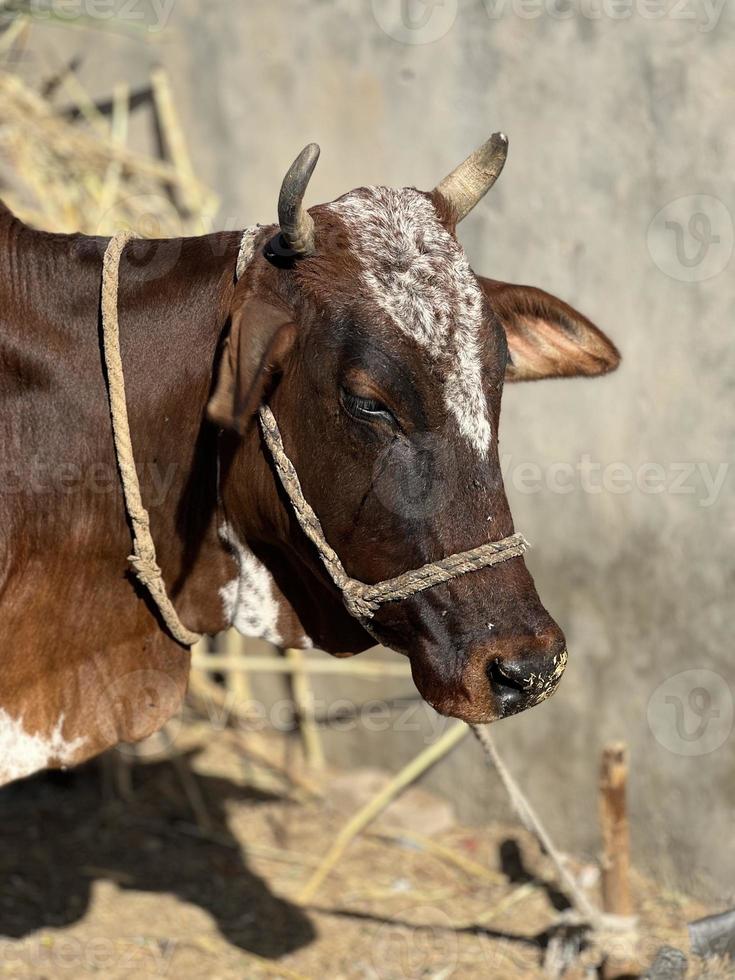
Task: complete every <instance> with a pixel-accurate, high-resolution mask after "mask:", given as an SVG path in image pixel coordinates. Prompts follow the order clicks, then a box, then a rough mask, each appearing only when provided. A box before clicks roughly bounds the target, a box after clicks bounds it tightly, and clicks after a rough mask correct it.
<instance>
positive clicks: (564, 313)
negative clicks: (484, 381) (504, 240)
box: [480, 277, 620, 381]
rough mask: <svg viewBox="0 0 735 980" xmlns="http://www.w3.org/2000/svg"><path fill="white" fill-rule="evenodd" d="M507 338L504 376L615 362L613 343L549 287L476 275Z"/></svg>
mask: <svg viewBox="0 0 735 980" xmlns="http://www.w3.org/2000/svg"><path fill="white" fill-rule="evenodd" d="M480 285H481V286H482V290H483V292H484V293H485V295H486V297H487V299H488V302H489V303H490V306H491V308H492V309H493V311H494V312H495V314H496V315H497V316H498V317H499V319H500V321H501V323H502V325H503V327H504V329H505V334H506V337H507V338H508V350H509V358H508V365H507V367H506V371H505V379H506V381H534V380H538V379H540V378H570V377H576V376H583V377H594V376H595V375H598V374H606V373H607V372H608V371H614V370H615V368H616V367H617V366H618V364H619V363H620V354H619V353H618V350H617V348H616V347H615V344H613V342H612V341H611V340H610V339H609V338H608V337H606V336H605V334H604V333H603V332H602V331H601V330H599V329H598V328H597V327H596V326H595V325H594V324H593V323H591V322H590V321H589V320H588V319H587V317H585V316H582V314H581V313H578V312H577V310H575V309H574V308H573V307H572V306H569V305H568V304H567V303H564V302H563V301H562V300H560V299H558V298H557V297H556V296H552V295H551V293H546V292H544V290H543V289H536V288H535V287H533V286H515V285H512V284H511V283H505V282H497V281H496V280H494V279H484V278H482V277H480Z"/></svg>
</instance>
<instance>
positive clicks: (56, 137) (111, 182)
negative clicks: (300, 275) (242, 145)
mask: <svg viewBox="0 0 735 980" xmlns="http://www.w3.org/2000/svg"><path fill="white" fill-rule="evenodd" d="M165 84H166V83H165V82H162V81H161V76H159V80H158V85H159V86H161V85H165ZM64 89H65V91H66V92H67V94H68V95H70V96H71V97H72V99H73V101H74V103H75V107H76V109H77V111H78V114H79V118H78V119H76V120H75V119H73V118H67V116H66V115H61V114H60V113H59V112H58V111H57V110H56V108H55V107H54V106H53V105H52V104H51V103H50V102H49V101H47V100H46V99H44V98H43V96H41V95H40V94H39V93H38V92H36V91H34V90H33V89H32V88H30V87H29V86H28V85H27V84H26V83H25V82H24V81H23V80H22V79H21V78H19V77H18V76H17V75H14V74H12V73H10V72H7V71H6V72H0V160H2V163H3V164H4V168H3V169H4V171H5V172H7V171H8V170H9V171H10V172H11V174H12V182H11V184H10V186H9V187H3V189H2V191H1V192H0V194H1V196H2V197H3V198H4V200H5V201H6V202H7V203H8V205H9V206H11V207H12V208H13V209H14V210H15V211H16V213H17V214H18V216H19V217H20V218H22V219H23V220H25V221H28V222H30V223H31V224H34V225H40V226H43V227H45V228H47V229H49V230H52V231H60V232H70V231H77V230H79V231H83V232H86V233H88V234H111V233H113V232H114V231H117V230H119V229H120V228H126V227H127V228H132V229H134V230H135V231H136V233H137V234H139V235H141V237H169V236H179V235H190V234H201V233H203V232H204V231H206V230H207V229H208V224H209V221H210V220H211V217H212V214H213V213H214V211H215V209H216V207H217V199H216V198H215V196H214V195H213V194H212V193H211V192H210V191H209V190H207V189H206V188H205V187H204V186H203V185H202V184H201V183H200V182H199V181H198V180H197V179H196V178H195V177H194V175H193V172H192V168H191V163H190V161H189V158H188V154H187V153H186V151H185V148H184V140H183V135H182V132H181V128H180V126H179V124H178V121H177V118H176V116H175V113H174V111H173V100H172V99H171V96H170V90H168V100H167V111H166V114H165V118H163V119H161V125H162V128H163V130H164V134H165V136H166V143H167V145H168V146H169V147H171V148H172V149H173V148H174V147H175V149H176V156H175V158H174V159H173V161H172V162H168V161H165V160H159V159H156V158H154V157H151V156H146V155H145V154H143V153H139V152H136V151H133V150H131V149H129V148H127V147H126V146H125V145H124V144H125V138H126V130H127V114H128V105H127V102H128V100H127V95H126V93H125V91H124V89H123V88H121V87H119V88H118V89H117V90H116V92H115V99H114V112H113V119H112V124H111V125H109V124H108V122H107V120H106V117H105V116H103V115H102V114H101V113H100V112H99V110H97V108H96V106H95V105H94V102H93V100H92V99H91V98H90V97H89V96H88V95H87V93H86V92H85V90H84V89H83V88H82V86H81V85H80V84H79V82H78V80H76V79H73V78H72V77H71V76H69V77H68V78H65V79H64ZM171 188H175V189H177V190H178V191H179V192H180V194H181V197H182V200H184V201H185V202H186V203H187V205H188V207H187V210H186V213H185V214H183V213H182V211H181V209H180V208H179V207H178V206H177V204H176V201H175V200H174V199H173V197H172V194H171ZM194 202H196V207H193V204H194Z"/></svg>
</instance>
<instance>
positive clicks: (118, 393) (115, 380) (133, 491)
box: [101, 231, 200, 646]
mask: <svg viewBox="0 0 735 980" xmlns="http://www.w3.org/2000/svg"><path fill="white" fill-rule="evenodd" d="M134 237H135V236H134V235H133V234H132V233H131V232H129V231H121V232H118V234H117V235H115V236H114V238H112V239H110V243H109V245H108V246H107V249H106V251H105V257H104V260H103V263H102V300H101V307H102V342H103V350H104V355H105V367H106V369H107V391H108V396H109V400H110V416H111V418H112V434H113V439H114V443H115V453H116V454H117V465H118V469H119V470H120V481H121V483H122V488H123V496H124V498H125V507H126V509H127V512H128V516H129V517H130V523H131V525H132V531H133V554H132V555H128V561H129V562H130V564H131V565H132V567H133V570H134V572H135V575H136V578H137V579H138V581H139V582H140V583H141V584H142V585H144V586H145V587H146V589H148V592H149V593H150V596H151V598H152V599H153V601H154V602H155V604H156V606H157V607H158V611H159V612H160V614H161V619H163V621H164V623H165V624H166V628H167V629H168V631H169V633H170V634H171V635H172V636H173V637H174V639H176V640H178V641H179V643H183V644H184V646H192V645H193V644H194V643H196V642H197V640H199V639H200V636H199V634H197V633H192V631H191V630H188V629H187V628H186V627H185V626H184V624H183V623H182V622H181V620H180V619H179V616H178V613H177V612H176V610H175V609H174V606H173V603H172V602H171V600H170V599H169V597H168V593H167V592H166V586H165V584H164V581H163V576H162V575H161V569H160V568H159V566H158V563H157V562H156V546H155V544H154V543H153V538H152V537H151V522H150V517H149V515H148V511H147V510H146V509H145V507H144V505H143V499H142V497H141V495H140V482H139V480H138V471H137V470H136V468H135V456H134V454H133V442H132V439H131V438H130V423H129V421H128V405H127V401H126V398H125V376H124V374H123V366H122V357H121V356H120V327H119V324H118V317H117V297H118V285H119V278H120V257H121V256H122V253H123V249H124V248H125V246H126V245H127V244H128V242H129V241H130V239H131V238H134Z"/></svg>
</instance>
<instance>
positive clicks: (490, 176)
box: [434, 133, 508, 221]
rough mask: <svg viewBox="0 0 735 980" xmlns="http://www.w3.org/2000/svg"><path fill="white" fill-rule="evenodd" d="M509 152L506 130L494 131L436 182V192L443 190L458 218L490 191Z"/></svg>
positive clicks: (459, 219) (467, 212)
mask: <svg viewBox="0 0 735 980" xmlns="http://www.w3.org/2000/svg"><path fill="white" fill-rule="evenodd" d="M507 156H508V137H507V136H506V135H505V134H504V133H493V135H492V136H491V137H490V139H489V140H488V141H487V142H486V143H483V145H482V146H481V147H480V148H479V149H478V150H475V152H474V153H471V154H470V155H469V156H468V157H467V159H466V160H465V161H464V163H460V165H459V166H458V167H457V169H456V170H453V171H452V172H451V174H449V176H448V177H445V178H444V180H443V181H442V182H441V183H440V184H437V185H436V187H435V188H434V191H435V193H437V194H441V196H442V197H443V198H444V200H445V201H446V202H447V204H448V205H449V206H450V208H451V209H452V213H453V215H454V218H455V220H456V221H461V220H462V218H464V217H466V216H467V215H468V214H469V213H470V211H471V210H472V209H473V208H474V206H475V205H476V204H477V203H478V201H480V200H481V199H482V198H483V197H484V196H485V194H487V192H488V191H489V190H490V188H491V187H492V186H493V184H494V183H495V181H496V180H497V179H498V177H499V176H500V172H501V170H502V169H503V167H504V166H505V161H506V158H507Z"/></svg>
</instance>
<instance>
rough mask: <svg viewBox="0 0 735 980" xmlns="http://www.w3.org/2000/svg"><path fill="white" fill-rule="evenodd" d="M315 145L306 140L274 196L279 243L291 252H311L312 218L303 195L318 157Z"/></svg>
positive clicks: (297, 253)
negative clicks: (280, 241)
mask: <svg viewBox="0 0 735 980" xmlns="http://www.w3.org/2000/svg"><path fill="white" fill-rule="evenodd" d="M319 152H320V151H319V147H318V146H317V144H316V143H309V145H308V146H305V147H304V149H303V150H302V151H301V153H299V155H298V156H297V157H296V159H295V160H294V162H293V163H292V164H291V166H290V167H289V169H288V173H287V174H286V176H285V177H284V178H283V183H282V184H281V193H280V194H279V195H278V223H279V225H280V226H281V237H282V239H283V244H284V245H285V246H286V248H288V249H289V250H290V251H291V252H292V253H293V254H294V255H310V254H311V253H312V252H313V251H314V221H313V219H312V217H311V215H310V214H309V212H308V211H307V210H306V209H305V208H304V194H305V193H306V188H307V186H308V183H309V180H310V178H311V175H312V173H313V172H314V167H315V166H316V162H317V160H318V159H319Z"/></svg>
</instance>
